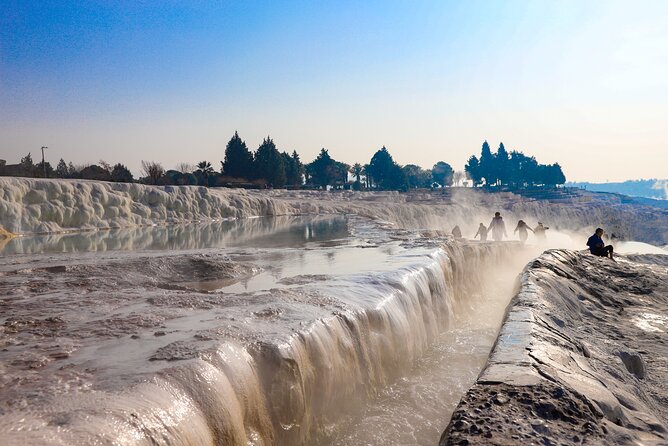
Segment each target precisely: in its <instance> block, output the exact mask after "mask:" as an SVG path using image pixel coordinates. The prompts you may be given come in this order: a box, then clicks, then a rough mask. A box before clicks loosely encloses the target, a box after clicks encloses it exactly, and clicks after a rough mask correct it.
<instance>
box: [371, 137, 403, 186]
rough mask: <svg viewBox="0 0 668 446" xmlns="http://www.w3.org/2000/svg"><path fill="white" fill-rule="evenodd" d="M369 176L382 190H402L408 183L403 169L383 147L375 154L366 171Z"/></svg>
mask: <svg viewBox="0 0 668 446" xmlns="http://www.w3.org/2000/svg"><path fill="white" fill-rule="evenodd" d="M366 173H367V175H369V176H371V178H372V179H373V182H374V183H375V184H376V186H377V187H379V188H381V189H400V188H402V186H404V184H405V183H406V177H405V174H404V172H403V171H402V170H401V167H400V166H399V165H398V164H397V163H395V162H394V159H393V158H392V155H390V152H389V151H388V150H387V148H385V146H383V147H382V148H381V149H380V150H378V151H377V152H376V153H374V155H373V157H372V158H371V161H370V162H369V165H368V167H367V169H366Z"/></svg>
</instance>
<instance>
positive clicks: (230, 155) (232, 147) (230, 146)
mask: <svg viewBox="0 0 668 446" xmlns="http://www.w3.org/2000/svg"><path fill="white" fill-rule="evenodd" d="M221 163H222V173H224V174H225V175H229V176H231V177H237V178H246V179H251V178H252V176H253V154H252V153H251V152H250V150H248V147H246V143H245V142H244V141H243V140H242V139H241V138H240V137H239V134H238V133H237V132H234V136H232V138H231V139H230V140H229V142H228V143H227V147H226V148H225V161H222V162H221Z"/></svg>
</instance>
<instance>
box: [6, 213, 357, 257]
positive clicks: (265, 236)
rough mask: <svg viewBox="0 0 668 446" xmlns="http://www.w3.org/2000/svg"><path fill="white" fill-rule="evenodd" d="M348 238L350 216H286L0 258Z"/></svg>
mask: <svg viewBox="0 0 668 446" xmlns="http://www.w3.org/2000/svg"><path fill="white" fill-rule="evenodd" d="M349 235H350V233H349V229H348V221H347V219H346V218H345V217H341V216H324V215H320V216H281V217H267V218H253V219H243V220H232V221H217V222H209V223H190V224H179V225H171V226H150V227H140V228H125V229H110V230H99V231H90V232H77V233H69V234H48V235H38V236H27V237H18V238H15V239H12V240H9V241H8V242H7V243H6V244H5V245H4V246H0V254H1V255H12V254H37V253H60V252H87V251H113V250H125V251H129V250H188V249H202V248H223V247H239V246H248V247H261V248H288V247H294V248H299V247H305V246H308V245H311V244H313V245H316V246H317V245H319V244H327V245H328V246H331V245H332V244H343V243H345V241H346V239H347V238H348V236H349Z"/></svg>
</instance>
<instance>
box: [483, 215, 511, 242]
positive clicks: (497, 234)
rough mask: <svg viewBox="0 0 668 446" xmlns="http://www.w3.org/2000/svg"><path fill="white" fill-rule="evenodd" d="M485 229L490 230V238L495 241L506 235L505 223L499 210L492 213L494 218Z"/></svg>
mask: <svg viewBox="0 0 668 446" xmlns="http://www.w3.org/2000/svg"><path fill="white" fill-rule="evenodd" d="M487 229H488V230H490V231H492V238H493V239H494V241H495V242H498V241H501V240H503V237H508V234H507V233H506V224H505V223H504V222H503V217H501V212H495V213H494V218H493V219H492V221H491V222H490V224H489V226H488V227H487Z"/></svg>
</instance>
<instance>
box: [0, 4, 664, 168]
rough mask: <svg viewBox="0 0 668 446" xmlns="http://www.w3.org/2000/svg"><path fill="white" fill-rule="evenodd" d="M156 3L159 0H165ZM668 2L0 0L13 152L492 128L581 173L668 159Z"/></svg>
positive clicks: (114, 157) (458, 147) (0, 64)
mask: <svg viewBox="0 0 668 446" xmlns="http://www.w3.org/2000/svg"><path fill="white" fill-rule="evenodd" d="M157 3H160V5H161V6H155V4H157ZM667 28H668V1H656V2H649V1H626V2H616V1H589V0H585V1H583V0H577V1H563V0H560V1H547V0H545V1H539V0H531V1H468V0H466V1H460V2H448V1H444V0H434V1H418V0H410V1H409V0H407V1H403V2H399V1H388V0H383V1H359V0H355V1H331V2H325V1H291V2H287V1H286V2H280V1H247V0H239V1H211V2H195V1H185V0H184V1H166V2H153V1H137V0H134V1H113V2H112V1H86V2H80V1H77V2H74V1H73V2H65V1H61V2H58V1H50V2H45V1H29V0H16V1H13V0H2V1H0V158H2V159H7V161H8V162H9V163H13V162H18V160H19V158H20V157H21V156H23V155H24V154H25V153H27V152H28V151H31V152H32V153H33V158H34V159H37V158H38V156H37V154H38V152H39V148H40V147H41V146H42V145H47V146H49V148H50V149H49V151H48V152H47V159H48V160H49V161H51V163H52V164H53V165H54V166H55V164H56V163H57V161H58V159H59V158H61V157H62V158H64V159H65V160H66V161H73V162H74V163H75V164H81V163H92V162H97V161H98V160H100V159H104V160H106V161H108V162H111V163H116V162H123V163H125V164H127V165H128V166H130V167H131V169H133V170H134V171H135V173H137V172H138V166H139V164H140V160H142V159H145V160H156V161H160V162H162V164H163V165H164V166H165V167H167V168H171V167H174V166H175V165H176V164H177V163H178V162H181V161H187V162H191V163H195V162H197V161H201V160H203V159H206V160H209V161H211V162H213V163H214V166H215V167H217V168H219V167H220V162H219V161H220V160H222V159H223V152H224V148H225V144H226V143H227V141H228V140H229V138H230V137H231V136H232V134H233V133H234V131H235V130H238V131H239V134H240V135H241V137H242V138H243V139H245V140H246V142H247V144H248V145H249V147H250V148H251V149H253V150H254V149H256V148H257V146H258V145H259V144H260V142H261V141H262V138H263V137H264V136H266V135H271V137H272V138H273V139H274V141H275V142H276V143H277V146H278V147H279V149H281V150H289V151H292V150H293V149H295V150H297V151H298V152H299V153H300V154H301V156H302V159H303V160H305V161H307V162H308V161H311V160H312V159H313V158H314V157H315V155H316V154H317V152H318V151H319V150H320V148H321V147H326V148H327V149H329V152H330V154H331V155H332V156H333V157H334V158H335V159H338V160H340V161H344V162H347V163H354V162H361V163H365V162H368V160H369V158H370V157H371V156H372V155H373V153H374V152H375V151H376V150H377V149H379V148H380V147H381V146H383V145H385V146H387V148H388V149H389V150H390V153H392V154H393V155H394V158H395V160H397V161H398V162H399V163H401V164H407V163H415V164H419V165H422V166H423V167H431V166H432V165H433V164H434V163H435V162H436V161H439V160H444V161H447V162H449V163H450V164H452V165H453V167H455V168H456V169H461V168H462V167H463V164H464V163H465V161H466V159H467V158H468V156H470V155H471V154H474V153H475V154H479V151H480V146H481V144H482V141H483V140H485V139H487V140H488V141H489V142H490V144H491V145H492V147H493V148H496V147H497V146H498V143H499V141H503V142H504V144H505V146H506V148H508V149H518V150H522V151H524V152H525V153H527V154H531V155H535V156H536V158H537V159H538V161H539V162H544V163H552V162H557V161H558V162H560V163H561V164H562V167H563V168H564V172H565V173H566V176H567V177H568V179H569V180H593V181H605V180H610V181H612V180H623V179H629V178H641V177H642V178H653V177H662V178H666V177H668V125H667V124H668V32H666V29H667Z"/></svg>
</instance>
